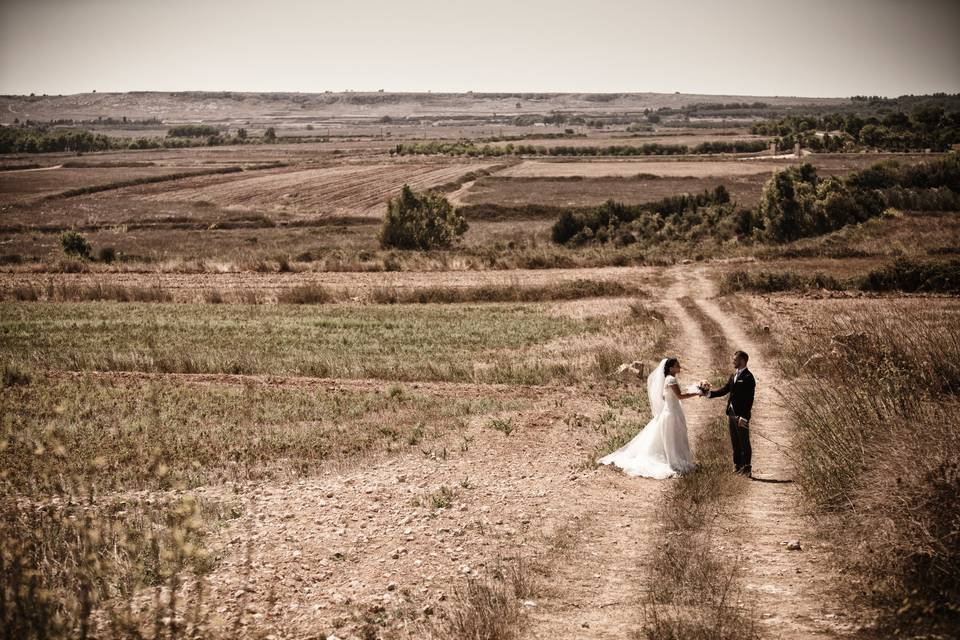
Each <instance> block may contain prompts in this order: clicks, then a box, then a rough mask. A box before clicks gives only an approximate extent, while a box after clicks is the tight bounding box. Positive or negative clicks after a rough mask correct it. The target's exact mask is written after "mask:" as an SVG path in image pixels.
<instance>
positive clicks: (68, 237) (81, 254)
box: [60, 231, 90, 260]
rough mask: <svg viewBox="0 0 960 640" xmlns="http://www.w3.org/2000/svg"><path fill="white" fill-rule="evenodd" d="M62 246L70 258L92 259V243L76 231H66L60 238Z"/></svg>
mask: <svg viewBox="0 0 960 640" xmlns="http://www.w3.org/2000/svg"><path fill="white" fill-rule="evenodd" d="M60 246H62V247H63V252H64V253H65V254H67V255H68V256H76V257H78V258H83V259H84V260H89V259H90V243H89V242H87V239H86V238H84V237H83V236H82V235H80V234H79V233H77V232H76V231H64V232H63V234H62V235H61V236H60Z"/></svg>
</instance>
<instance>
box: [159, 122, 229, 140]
mask: <svg viewBox="0 0 960 640" xmlns="http://www.w3.org/2000/svg"><path fill="white" fill-rule="evenodd" d="M219 133H220V131H219V130H218V129H217V128H216V127H212V126H210V125H208V124H181V125H177V126H175V127H170V128H169V129H167V137H168V138H209V137H210V136H216V135H218V134H219Z"/></svg>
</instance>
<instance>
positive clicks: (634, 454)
mask: <svg viewBox="0 0 960 640" xmlns="http://www.w3.org/2000/svg"><path fill="white" fill-rule="evenodd" d="M679 372H680V363H679V362H678V361H677V359H676V358H664V359H663V360H661V361H660V365H659V366H658V367H657V368H656V369H655V370H654V371H653V372H652V373H651V374H650V375H649V377H647V393H648V394H649V396H650V410H651V412H652V413H653V420H651V421H650V422H648V423H647V426H645V427H644V428H643V430H642V431H640V433H638V434H637V435H636V436H635V437H634V438H633V440H631V441H630V442H628V443H627V444H625V445H624V446H623V447H621V448H619V449H617V450H616V451H614V452H613V453H611V454H610V455H608V456H604V457H603V458H600V459H599V460H598V461H597V462H599V463H600V464H613V465H615V466H617V467H620V468H621V469H623V470H624V471H625V472H626V473H627V475H631V476H644V477H646V478H656V479H658V480H662V479H664V478H672V477H674V476H677V475H681V474H684V473H688V472H690V471H693V470H694V468H695V465H694V463H693V456H692V455H691V453H690V443H689V442H688V441H687V419H686V418H685V417H684V415H683V406H682V405H681V404H680V400H682V399H684V398H692V397H694V396H699V395H701V394H700V393H683V392H681V391H680V384H679V382H677V373H679Z"/></svg>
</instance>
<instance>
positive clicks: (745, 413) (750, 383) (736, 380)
mask: <svg viewBox="0 0 960 640" xmlns="http://www.w3.org/2000/svg"><path fill="white" fill-rule="evenodd" d="M747 360H749V356H748V355H747V354H746V353H745V352H743V351H737V352H736V353H734V354H733V366H734V368H736V371H734V372H733V375H732V376H730V379H729V380H727V384H725V385H724V386H722V387H721V388H719V389H716V390H715V391H710V392H709V393H708V394H706V395H707V397H709V398H719V397H720V396H725V395H727V394H728V393H729V394H730V401H729V402H727V412H726V413H727V421H728V423H729V425H730V441H731V442H732V443H733V465H734V467H735V468H736V472H737V473H740V474H743V475H745V476H748V477H749V476H750V475H751V467H750V456H751V453H752V452H751V450H750V411H751V410H752V409H753V394H754V391H755V390H756V388H757V381H756V380H754V378H753V374H752V373H750V370H749V369H747Z"/></svg>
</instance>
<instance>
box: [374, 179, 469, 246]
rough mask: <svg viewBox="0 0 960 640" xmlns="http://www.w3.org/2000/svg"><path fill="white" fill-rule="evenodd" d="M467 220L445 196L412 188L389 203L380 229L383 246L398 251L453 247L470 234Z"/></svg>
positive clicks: (381, 244)
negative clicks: (415, 190)
mask: <svg viewBox="0 0 960 640" xmlns="http://www.w3.org/2000/svg"><path fill="white" fill-rule="evenodd" d="M467 228H468V225H467V221H466V220H465V219H464V217H463V215H462V214H461V213H460V212H459V211H458V210H457V209H455V208H454V207H453V205H451V204H450V201H449V200H447V199H446V198H445V197H444V196H443V195H441V194H438V193H433V192H430V191H427V192H424V193H414V191H413V190H412V189H410V186H409V185H403V191H402V192H401V194H400V196H399V197H398V198H396V199H391V200H390V201H389V202H388V203H387V216H386V218H384V221H383V226H382V227H381V229H380V246H382V247H383V248H385V249H386V248H396V249H421V250H426V249H433V248H443V247H449V246H450V245H451V244H453V242H454V241H455V240H457V239H458V238H459V237H460V236H462V235H463V234H464V233H466V231H467Z"/></svg>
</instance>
